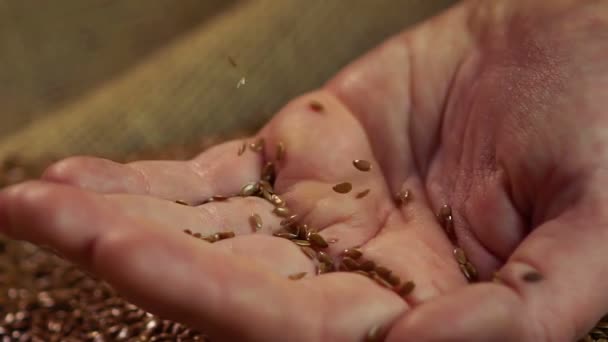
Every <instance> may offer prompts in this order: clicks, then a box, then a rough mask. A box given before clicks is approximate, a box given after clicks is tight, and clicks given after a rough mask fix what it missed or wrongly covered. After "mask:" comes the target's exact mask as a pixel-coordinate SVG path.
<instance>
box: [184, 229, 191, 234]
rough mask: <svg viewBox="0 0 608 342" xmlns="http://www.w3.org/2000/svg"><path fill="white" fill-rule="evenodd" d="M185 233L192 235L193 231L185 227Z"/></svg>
mask: <svg viewBox="0 0 608 342" xmlns="http://www.w3.org/2000/svg"><path fill="white" fill-rule="evenodd" d="M184 233H186V234H188V235H192V231H191V230H190V229H184Z"/></svg>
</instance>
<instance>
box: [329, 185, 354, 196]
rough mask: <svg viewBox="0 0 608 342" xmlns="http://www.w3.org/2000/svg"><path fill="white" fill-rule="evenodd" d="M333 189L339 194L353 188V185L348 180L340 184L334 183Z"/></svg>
mask: <svg viewBox="0 0 608 342" xmlns="http://www.w3.org/2000/svg"><path fill="white" fill-rule="evenodd" d="M333 189H334V191H335V192H337V193H339V194H347V193H349V192H350V191H351V190H352V189H353V185H352V184H350V183H349V182H343V183H340V184H336V185H334V187H333Z"/></svg>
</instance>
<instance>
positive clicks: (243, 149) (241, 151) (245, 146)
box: [237, 142, 247, 156]
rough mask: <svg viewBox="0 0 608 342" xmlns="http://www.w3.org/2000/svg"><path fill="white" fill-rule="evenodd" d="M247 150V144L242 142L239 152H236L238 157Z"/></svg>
mask: <svg viewBox="0 0 608 342" xmlns="http://www.w3.org/2000/svg"><path fill="white" fill-rule="evenodd" d="M246 149H247V143H246V142H243V144H242V145H241V146H240V147H239V150H238V152H237V155H238V156H242V155H243V153H245V150H246Z"/></svg>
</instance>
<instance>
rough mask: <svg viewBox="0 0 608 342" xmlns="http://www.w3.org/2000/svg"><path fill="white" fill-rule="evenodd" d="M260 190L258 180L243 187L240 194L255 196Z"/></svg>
mask: <svg viewBox="0 0 608 342" xmlns="http://www.w3.org/2000/svg"><path fill="white" fill-rule="evenodd" d="M258 190H259V185H258V183H257V182H255V183H247V184H245V185H244V186H243V187H242V188H241V192H240V193H239V195H240V196H243V197H247V196H253V195H254V194H255V193H256V192H258Z"/></svg>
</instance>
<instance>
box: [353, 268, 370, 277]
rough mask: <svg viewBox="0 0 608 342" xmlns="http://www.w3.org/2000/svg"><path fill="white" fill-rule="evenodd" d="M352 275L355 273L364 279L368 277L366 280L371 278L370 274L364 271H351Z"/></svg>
mask: <svg viewBox="0 0 608 342" xmlns="http://www.w3.org/2000/svg"><path fill="white" fill-rule="evenodd" d="M352 273H357V274H360V275H362V276H364V277H368V278H369V277H371V274H369V273H367V272H365V271H361V270H354V271H352Z"/></svg>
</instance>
